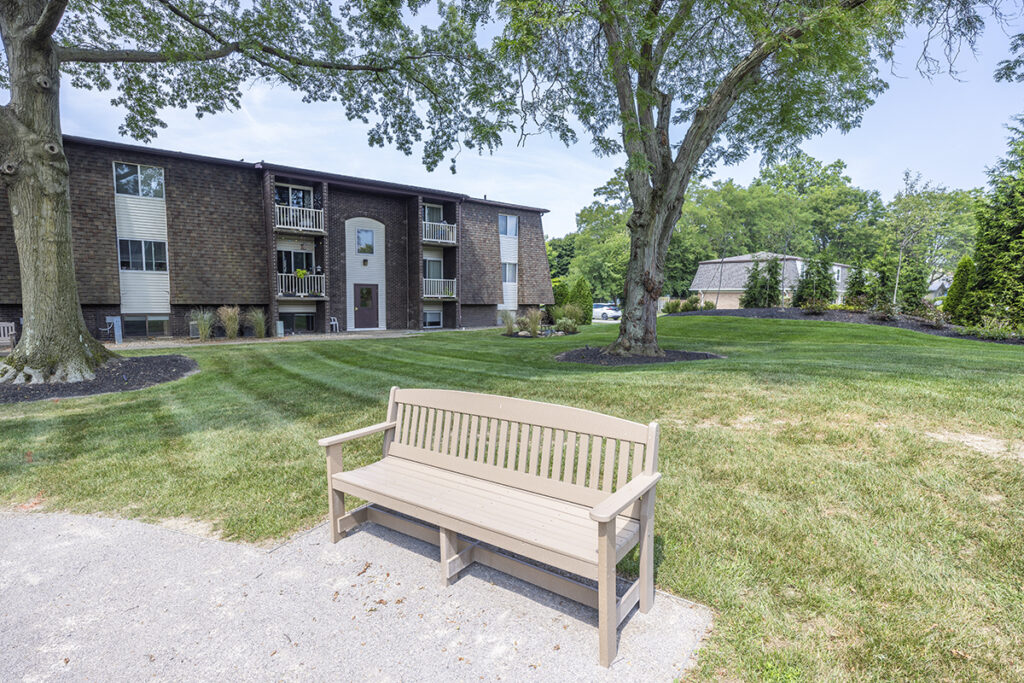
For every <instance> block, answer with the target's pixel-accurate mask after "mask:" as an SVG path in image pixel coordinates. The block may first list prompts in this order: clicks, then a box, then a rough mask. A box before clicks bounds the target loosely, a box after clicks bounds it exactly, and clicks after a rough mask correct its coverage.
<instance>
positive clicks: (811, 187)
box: [547, 153, 981, 308]
mask: <svg viewBox="0 0 1024 683" xmlns="http://www.w3.org/2000/svg"><path fill="white" fill-rule="evenodd" d="M845 171H846V165H845V164H844V163H843V162H842V161H838V160H837V161H834V162H832V163H830V164H825V163H822V162H821V161H818V160H817V159H814V158H813V157H811V156H809V155H807V154H802V153H801V154H797V155H796V156H794V157H791V158H790V159H788V160H786V161H784V162H782V163H778V164H775V165H772V166H768V167H765V168H764V169H763V170H762V171H761V173H760V174H759V175H758V177H757V178H755V179H754V180H753V181H752V182H751V183H750V184H749V185H747V186H743V185H740V184H738V183H736V182H734V181H732V180H725V181H715V182H713V183H709V184H708V183H703V184H695V185H693V186H691V188H690V190H689V191H688V193H687V199H686V202H685V204H684V206H683V212H682V217H681V218H680V220H679V221H678V223H677V224H676V228H675V231H674V232H673V234H672V238H671V242H670V244H669V249H668V255H667V257H666V264H665V273H666V280H665V289H664V293H665V294H666V295H669V296H684V295H685V294H686V293H687V292H688V290H689V286H690V283H691V282H692V280H693V275H694V273H695V272H696V271H697V265H698V263H699V262H700V261H703V260H709V259H716V258H723V257H728V256H735V255H738V254H746V253H752V252H756V251H769V252H776V253H783V254H791V255H795V256H801V257H804V258H808V259H818V260H820V261H822V262H828V263H832V262H840V263H847V264H850V265H853V266H855V267H856V270H859V271H860V273H861V276H862V277H864V278H865V280H869V279H870V280H872V282H870V283H869V284H870V289H871V292H870V293H869V294H870V295H871V296H872V297H874V298H879V299H881V298H882V296H881V294H882V293H883V292H885V293H887V298H888V299H889V300H890V302H891V301H892V300H893V298H895V302H896V306H898V307H899V306H902V307H904V308H907V307H910V308H913V306H914V305H915V304H916V303H917V302H920V300H921V297H923V296H924V294H925V293H927V291H928V288H929V286H930V285H931V284H933V283H935V282H936V281H937V280H939V279H940V278H943V277H947V276H949V275H951V274H952V273H953V272H954V270H955V268H956V265H957V263H958V262H959V261H960V259H961V258H962V257H963V256H964V255H965V254H969V253H971V252H972V251H973V250H974V240H975V235H976V234H977V232H978V224H977V222H976V217H975V209H976V207H977V205H978V201H979V199H980V197H981V191H980V190H967V191H965V190H948V189H946V188H944V187H942V186H939V185H935V184H932V183H928V182H923V181H922V179H921V177H920V176H919V175H915V174H911V173H909V172H908V173H906V174H905V177H904V187H903V189H901V190H900V192H898V193H897V194H896V196H895V197H893V199H892V200H891V201H890V202H888V203H886V202H884V201H883V200H882V199H881V196H880V195H879V193H878V192H877V191H875V190H865V189H862V188H859V187H855V186H854V185H853V184H852V182H851V180H850V178H849V177H848V176H847V175H846V174H845ZM595 195H596V196H597V197H599V199H598V200H597V201H595V202H593V203H592V204H590V205H589V206H587V207H585V208H583V209H582V210H581V211H580V212H579V213H578V214H577V216H576V231H575V232H572V233H569V234H568V235H566V236H564V237H559V238H553V239H550V240H548V243H547V247H548V259H549V261H550V263H551V274H552V277H583V278H585V279H586V280H587V281H588V282H589V283H590V285H591V287H592V288H593V291H594V296H595V297H596V298H597V299H601V300H614V299H617V298H619V297H620V296H621V295H622V291H623V287H624V277H625V271H626V264H627V263H628V261H629V234H628V231H627V228H626V222H627V221H628V220H629V216H630V213H631V207H630V202H629V194H628V191H627V189H626V183H625V180H624V177H623V175H622V173H621V172H619V173H617V174H616V176H615V177H614V178H612V179H611V180H610V181H609V182H608V183H606V184H605V185H603V186H602V187H600V188H598V189H597V190H595Z"/></svg>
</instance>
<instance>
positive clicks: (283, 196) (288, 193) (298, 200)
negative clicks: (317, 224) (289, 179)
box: [274, 183, 313, 209]
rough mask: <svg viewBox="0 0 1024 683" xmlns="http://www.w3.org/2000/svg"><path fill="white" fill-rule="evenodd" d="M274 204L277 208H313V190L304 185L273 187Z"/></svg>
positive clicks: (283, 184)
mask: <svg viewBox="0 0 1024 683" xmlns="http://www.w3.org/2000/svg"><path fill="white" fill-rule="evenodd" d="M274 203H275V204H277V205H278V206H294V207H296V208H300V209H312V208H313V188H312V187H307V186H304V185H288V184H286V183H277V184H275V185H274Z"/></svg>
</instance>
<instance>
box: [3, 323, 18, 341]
mask: <svg viewBox="0 0 1024 683" xmlns="http://www.w3.org/2000/svg"><path fill="white" fill-rule="evenodd" d="M16 331H17V328H16V327H15V326H14V323H0V344H3V345H5V346H6V345H8V344H12V343H13V340H12V337H14V333H15V332H16Z"/></svg>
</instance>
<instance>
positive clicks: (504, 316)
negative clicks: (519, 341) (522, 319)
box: [501, 311, 516, 337]
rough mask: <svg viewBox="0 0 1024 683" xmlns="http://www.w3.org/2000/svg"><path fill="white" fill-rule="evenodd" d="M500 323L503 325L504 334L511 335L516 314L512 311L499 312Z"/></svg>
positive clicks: (514, 326) (513, 330)
mask: <svg viewBox="0 0 1024 683" xmlns="http://www.w3.org/2000/svg"><path fill="white" fill-rule="evenodd" d="M501 324H502V325H504V326H505V334H507V335H509V336H510V337H511V336H512V335H514V334H515V333H516V316H515V314H514V313H512V311H502V312H501Z"/></svg>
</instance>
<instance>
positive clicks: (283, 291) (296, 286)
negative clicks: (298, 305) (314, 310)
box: [277, 273, 324, 296]
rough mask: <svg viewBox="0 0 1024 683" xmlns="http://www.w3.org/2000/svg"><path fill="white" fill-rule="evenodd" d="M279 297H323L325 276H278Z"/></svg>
mask: <svg viewBox="0 0 1024 683" xmlns="http://www.w3.org/2000/svg"><path fill="white" fill-rule="evenodd" d="M277 295H278V296H323V295H324V276H323V275H307V276H305V277H299V276H298V275H293V274H291V273H278V274H277Z"/></svg>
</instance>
